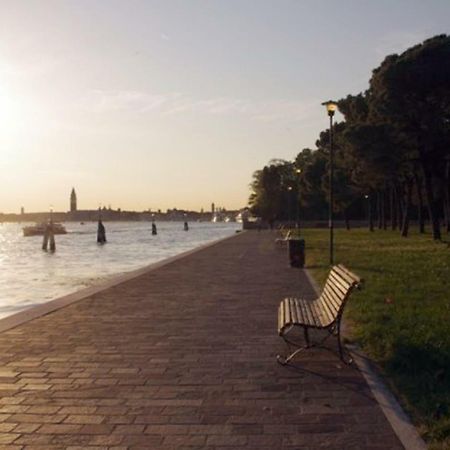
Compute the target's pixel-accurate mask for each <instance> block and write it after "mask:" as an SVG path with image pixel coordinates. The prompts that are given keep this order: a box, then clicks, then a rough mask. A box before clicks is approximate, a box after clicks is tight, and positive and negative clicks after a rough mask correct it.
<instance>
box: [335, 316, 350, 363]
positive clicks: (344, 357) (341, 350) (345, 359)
mask: <svg viewBox="0 0 450 450" xmlns="http://www.w3.org/2000/svg"><path fill="white" fill-rule="evenodd" d="M336 332H337V340H338V348H339V357H340V358H341V361H342V362H343V363H344V364H347V365H351V364H352V363H353V358H352V356H351V355H350V353H349V352H348V351H347V350H346V349H345V347H344V345H343V344H342V342H341V321H340V320H339V321H338V323H337V326H336ZM344 353H345V355H344Z"/></svg>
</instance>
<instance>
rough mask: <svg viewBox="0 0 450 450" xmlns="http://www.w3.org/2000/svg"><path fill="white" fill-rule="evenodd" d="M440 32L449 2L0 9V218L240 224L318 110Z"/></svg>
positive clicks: (98, 0)
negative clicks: (87, 215)
mask: <svg viewBox="0 0 450 450" xmlns="http://www.w3.org/2000/svg"><path fill="white" fill-rule="evenodd" d="M449 32H450V2H449V1H448V0H429V1H427V2H424V1H423V0H409V1H406V0H395V2H394V1H391V0H389V1H388V0H378V1H377V2H374V1H369V0H341V1H340V2H336V1H332V0H272V1H267V0H220V1H219V0H159V1H152V0H145V1H136V0H121V1H118V0H108V1H104V0H90V1H87V0H74V1H69V0H40V1H37V0H11V1H10V0H0V186H1V189H0V211H1V212H19V210H20V207H22V206H23V207H24V208H25V211H26V212H31V211H46V210H49V208H50V206H52V207H53V209H54V210H56V211H67V210H68V209H69V195H70V191H71V189H72V187H74V188H75V190H76V192H77V196H78V207H79V209H95V208H98V207H99V206H100V205H101V206H108V205H111V207H113V208H122V209H126V210H138V211H142V210H147V209H148V208H151V209H153V210H155V209H162V210H165V209H167V208H174V207H176V208H179V209H192V210H200V208H204V209H205V210H209V209H210V206H211V203H212V202H214V203H215V205H216V207H217V206H222V207H225V208H227V209H238V208H241V207H243V206H245V205H246V204H247V201H248V196H249V194H250V189H249V184H250V182H251V180H252V174H253V172H254V171H255V170H257V169H260V168H262V167H263V166H264V165H265V164H267V163H268V162H269V161H270V160H271V159H273V158H282V159H287V160H292V159H294V158H295V156H296V154H297V153H298V152H299V151H301V150H302V149H303V148H305V147H310V148H314V143H315V141H316V139H317V137H318V135H319V133H320V132H321V131H322V130H323V129H325V128H326V127H327V124H328V117H327V116H326V111H325V110H324V107H323V106H321V103H322V102H323V101H325V100H328V99H335V100H337V99H340V98H342V97H344V96H346V95H348V94H358V93H359V92H361V91H364V90H365V89H367V87H368V81H369V79H370V76H371V72H372V70H373V69H374V68H375V67H377V66H378V65H379V64H380V63H381V62H382V60H383V59H384V57H385V56H386V55H388V54H392V53H399V52H402V51H404V50H406V49H407V48H408V47H410V46H412V45H414V44H417V43H419V42H422V41H423V40H424V39H427V38H429V37H431V36H434V35H436V34H442V33H445V34H448V33H449ZM337 119H338V120H339V119H341V118H340V116H339V115H338V116H337Z"/></svg>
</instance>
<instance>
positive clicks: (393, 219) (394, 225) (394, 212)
mask: <svg viewBox="0 0 450 450" xmlns="http://www.w3.org/2000/svg"><path fill="white" fill-rule="evenodd" d="M390 197H391V198H390V209H391V229H392V231H395V230H396V229H397V208H396V207H395V203H396V191H395V185H394V184H392V186H391V195H390Z"/></svg>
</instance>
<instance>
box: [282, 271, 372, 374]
mask: <svg viewBox="0 0 450 450" xmlns="http://www.w3.org/2000/svg"><path fill="white" fill-rule="evenodd" d="M362 282H363V280H362V279H361V278H359V277H358V276H357V275H355V274H354V273H352V272H350V271H349V270H348V269H347V268H346V267H345V266H343V265H342V264H340V265H337V266H334V267H332V268H331V270H330V273H329V274H328V278H327V281H326V283H325V286H324V288H323V290H322V293H321V294H320V296H319V297H318V298H317V299H315V300H312V301H309V300H305V299H303V298H289V297H288V298H285V299H284V300H282V302H281V303H280V306H279V308H278V334H279V336H281V337H282V338H283V340H284V341H285V343H286V345H287V347H288V356H281V355H278V356H277V361H278V362H279V363H280V364H282V365H285V364H288V363H289V362H290V361H291V360H292V358H294V357H295V356H296V355H297V354H298V353H300V352H301V351H303V350H305V349H308V348H312V347H320V346H321V345H322V344H323V343H324V342H325V341H326V340H327V339H328V338H329V337H330V336H336V337H337V341H338V348H339V356H340V358H341V360H342V361H343V362H344V363H346V364H351V363H352V362H353V359H352V357H351V356H350V354H349V353H348V352H345V353H347V354H346V355H344V346H343V345H342V342H341V320H342V314H343V312H344V307H345V304H346V302H347V300H348V298H349V296H350V294H351V293H352V292H353V290H355V289H360V288H361V285H362ZM296 327H301V328H303V332H304V338H305V343H304V344H299V343H297V342H295V341H293V340H291V339H289V337H288V335H289V333H290V332H291V331H292V330H293V329H295V328H296ZM309 329H317V330H326V331H328V334H327V335H326V336H325V337H324V338H323V339H321V340H320V341H319V342H316V343H312V342H311V340H310V338H309V333H308V332H309ZM293 348H295V350H293Z"/></svg>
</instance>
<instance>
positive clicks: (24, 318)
mask: <svg viewBox="0 0 450 450" xmlns="http://www.w3.org/2000/svg"><path fill="white" fill-rule="evenodd" d="M242 233H243V231H241V232H240V233H235V234H232V235H231V236H226V237H224V238H220V239H217V240H215V241H212V242H208V243H206V244H203V245H200V246H199V247H195V248H193V249H191V250H187V251H185V252H183V253H179V254H178V255H175V256H171V257H169V258H166V259H163V260H162V261H158V262H156V263H152V264H149V265H148V266H144V267H141V268H140V269H136V270H132V271H130V272H125V273H121V274H118V275H115V276H114V275H113V277H112V278H109V279H107V280H105V281H102V282H100V283H98V284H96V285H94V286H89V287H87V288H84V289H81V290H79V291H76V292H72V293H71V294H67V295H63V296H62V297H58V298H55V299H53V300H50V301H48V302H46V303H42V304H41V305H37V306H33V307H31V308H29V309H25V310H23V311H19V312H18V313H16V314H12V315H11V316H8V317H5V318H3V319H0V333H2V332H4V331H7V330H10V329H12V328H15V327H17V326H19V325H22V324H24V323H26V322H30V321H31V320H34V319H37V318H38V317H42V316H45V315H47V314H50V313H52V312H54V311H57V310H59V309H62V308H65V307H66V306H69V305H71V304H73V303H75V302H78V301H80V300H83V299H85V298H87V297H90V296H91V295H94V294H97V293H99V292H101V291H104V290H105V289H109V288H111V287H113V286H117V285H118V284H121V283H124V282H126V281H130V280H132V279H134V278H137V277H139V276H141V275H144V274H146V273H149V272H152V271H154V270H157V269H159V268H160V267H164V266H167V265H168V264H171V263H173V262H175V261H178V260H180V259H183V258H185V257H186V256H190V255H193V254H194V253H197V252H199V251H202V250H205V249H207V248H208V247H213V246H214V245H217V244H220V243H221V242H224V241H226V240H228V239H231V238H234V237H236V236H239V235H240V234H242Z"/></svg>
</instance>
